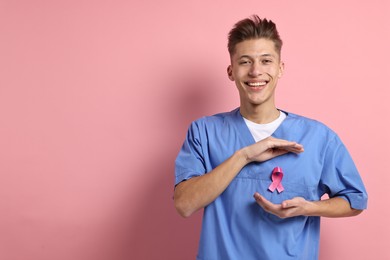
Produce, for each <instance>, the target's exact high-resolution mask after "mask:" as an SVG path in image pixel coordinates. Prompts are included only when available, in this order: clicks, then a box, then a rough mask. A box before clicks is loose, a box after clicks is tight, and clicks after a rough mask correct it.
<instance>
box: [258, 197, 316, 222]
mask: <svg viewBox="0 0 390 260" xmlns="http://www.w3.org/2000/svg"><path fill="white" fill-rule="evenodd" d="M253 197H254V198H255V200H256V202H257V204H259V205H260V206H261V207H262V208H263V209H264V210H265V211H267V212H268V213H271V214H274V215H276V216H278V217H279V218H290V217H296V216H301V215H305V214H306V213H307V212H308V208H309V207H310V206H313V205H312V202H310V201H307V200H305V199H304V198H302V197H295V198H293V199H290V200H285V201H283V202H282V204H273V203H272V202H270V201H269V200H267V199H265V198H264V197H263V196H261V195H260V194H259V193H258V192H256V193H255V194H254V195H253Z"/></svg>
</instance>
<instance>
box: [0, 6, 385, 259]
mask: <svg viewBox="0 0 390 260" xmlns="http://www.w3.org/2000/svg"><path fill="white" fill-rule="evenodd" d="M313 2H316V3H313ZM318 2H319V1H259V0H253V1H251V0H242V1H226V0H224V1H220V0H218V1H199V0H191V1H179V0H174V1H150V0H142V1H141V0H140V1H137V0H133V1H117V0H110V1H108V0H107V1H75V0H73V1H49V0H36V1H28V0H12V1H11V0H1V1H0V37H1V38H0V259H4V260H53V259H55V260H65V259H66V260H69V259H72V260H85V259H94V260H103V259H104V260H125V259H126V260H127V259H170V260H176V259H177V260H181V259H194V258H195V254H196V249H197V243H198V236H199V229H200V220H201V213H197V214H196V215H194V216H193V217H191V218H189V219H182V218H180V217H179V216H178V214H176V212H175V210H174V207H173V202H172V192H173V175H174V173H173V169H174V159H175V157H176V154H177V152H178V150H179V148H180V146H181V143H182V142H183V139H184V136H185V133H186V130H187V127H188V124H189V123H190V122H191V121H192V120H194V119H196V118H197V117H200V116H202V115H210V114H214V113H217V112H221V111H228V110H232V109H234V108H235V107H237V106H238V94H237V92H236V89H235V86H234V85H233V83H232V82H230V81H229V80H228V78H227V76H226V73H225V71H226V67H227V65H228V62H229V57H228V53H227V49H226V35H227V32H228V30H229V29H230V28H231V26H232V25H233V24H234V23H235V22H236V21H237V20H239V19H242V18H244V17H247V16H249V15H251V14H253V13H257V14H259V15H260V16H263V17H264V16H265V17H268V18H271V19H273V20H274V21H275V22H276V23H277V25H278V27H279V31H280V33H281V35H282V38H283V40H284V42H285V46H284V49H283V54H282V55H283V60H284V61H285V63H286V70H285V75H284V77H283V78H282V79H281V81H280V82H279V86H278V93H277V96H278V98H277V104H278V107H279V108H282V109H285V110H287V111H291V112H294V113H298V114H303V115H306V116H308V117H313V118H316V119H318V120H320V121H322V122H324V123H326V124H328V125H329V126H330V127H331V128H333V129H334V130H335V131H336V132H338V133H339V135H340V136H341V138H342V139H343V141H344V142H345V143H346V145H347V147H348V148H349V150H350V152H351V154H352V156H353V157H354V159H355V161H356V164H357V166H358V168H359V169H360V171H361V175H362V178H363V180H364V181H365V183H366V187H367V189H368V191H369V210H367V211H366V212H364V213H363V214H362V215H360V216H359V217H356V218H348V219H323V222H322V233H321V243H322V244H321V249H320V254H321V257H320V258H321V259H323V260H328V259H362V260H366V259H390V252H389V247H390V227H389V226H390V225H388V220H389V219H390V211H389V195H388V194H389V187H390V177H389V176H390V175H389V173H388V169H387V168H386V164H387V163H388V162H389V161H390V158H389V152H388V149H389V146H390V137H389V133H390V127H389V124H388V122H389V113H390V111H389V110H390V109H389V103H388V99H389V97H390V92H389V86H390V84H389V83H390V82H389V75H390V69H389V65H388V63H389V60H390V53H389V46H390V37H389V24H390V5H389V1H387V0H382V1H377V0H371V1H339V0H332V1H321V3H318Z"/></svg>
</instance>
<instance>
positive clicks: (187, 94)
mask: <svg viewBox="0 0 390 260" xmlns="http://www.w3.org/2000/svg"><path fill="white" fill-rule="evenodd" d="M201 70H202V71H204V68H203V69H201ZM198 71H199V70H198ZM202 75H204V77H203V78H202V80H200V79H199V78H183V79H176V80H177V82H174V83H173V84H174V88H175V90H174V92H175V94H174V95H173V98H172V99H171V100H167V102H166V104H165V105H166V107H165V108H162V109H163V111H161V113H164V114H169V115H170V116H169V117H167V118H166V124H167V126H165V128H164V129H165V130H164V131H163V133H160V134H162V135H164V136H162V138H163V139H164V140H165V141H164V142H165V144H164V145H163V146H164V147H165V148H166V149H160V150H158V151H157V152H158V153H159V154H155V157H154V158H159V159H158V160H156V161H154V162H153V164H149V165H147V166H146V167H145V168H146V169H147V170H146V172H145V173H143V174H148V175H151V176H155V178H153V182H152V183H150V185H148V186H146V187H145V189H144V192H143V194H139V198H140V200H142V201H143V202H145V203H140V205H141V206H140V207H139V208H136V209H133V210H135V212H136V213H134V211H133V215H134V214H135V215H136V220H135V221H134V222H133V223H131V226H130V230H129V231H128V232H129V236H130V239H129V240H128V239H125V240H123V241H125V242H126V243H128V250H129V252H126V253H125V254H123V255H127V256H129V255H130V256H131V257H130V258H127V259H148V260H149V259H150V260H153V259H156V260H157V259H170V260H182V259H195V257H196V253H197V247H198V242H199V235H200V228H201V216H202V211H199V212H197V213H195V214H194V215H193V216H191V217H190V218H187V219H184V218H182V217H180V216H179V214H178V213H177V212H176V210H175V208H174V202H173V189H174V161H175V158H176V156H177V153H178V151H179V149H180V147H181V145H182V143H183V141H184V137H185V134H186V131H187V128H188V126H189V124H190V122H191V121H193V120H195V119H196V118H198V117H200V116H203V115H207V114H209V113H210V111H212V108H211V106H212V104H213V103H212V100H213V99H214V98H215V97H214V95H213V94H212V93H213V92H212V91H210V90H209V89H210V88H212V87H213V86H210V82H211V81H210V80H208V79H207V74H202ZM176 80H175V81H176ZM189 82H190V84H188V83H189ZM211 84H212V83H211ZM171 88H172V87H171ZM121 259H122V258H121Z"/></svg>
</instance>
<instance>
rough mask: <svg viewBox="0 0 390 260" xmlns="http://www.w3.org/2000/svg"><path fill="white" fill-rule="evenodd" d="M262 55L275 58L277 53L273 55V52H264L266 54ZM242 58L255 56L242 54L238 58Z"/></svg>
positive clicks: (262, 55)
mask: <svg viewBox="0 0 390 260" xmlns="http://www.w3.org/2000/svg"><path fill="white" fill-rule="evenodd" d="M260 57H273V58H275V55H272V54H270V53H264V54H261V55H260ZM242 58H248V59H252V58H253V56H250V55H241V56H240V57H239V58H238V59H242Z"/></svg>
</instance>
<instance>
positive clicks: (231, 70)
mask: <svg viewBox="0 0 390 260" xmlns="http://www.w3.org/2000/svg"><path fill="white" fill-rule="evenodd" d="M281 47H282V41H281V39H280V37H279V34H278V32H277V30H276V26H275V24H274V23H273V22H272V21H270V20H267V19H260V18H259V17H258V16H253V17H251V18H248V19H244V20H242V21H239V22H238V23H237V24H236V25H235V26H234V28H233V29H232V30H231V31H230V33H229V42H228V50H229V53H230V60H231V64H230V65H229V66H228V68H227V74H228V77H229V79H230V80H232V81H234V82H235V85H236V87H237V89H238V93H239V96H240V107H239V108H236V109H234V110H233V111H231V112H226V113H221V114H217V115H214V116H208V117H203V118H201V119H198V120H196V121H195V122H193V123H192V124H191V126H190V128H189V130H188V133H187V137H186V140H185V141H184V144H183V146H182V148H181V150H180V152H179V154H178V156H177V159H176V167H175V175H176V178H175V192H174V201H175V207H176V209H177V211H178V212H179V214H180V215H182V216H183V217H189V216H190V215H191V214H193V213H194V212H196V211H197V210H200V209H204V215H203V225H202V232H201V238H200V244H199V250H198V255H197V259H202V260H209V259H223V260H227V259H245V260H251V259H265V260H266V259H270V260H283V259H305V260H306V259H309V260H312V259H318V248H319V231H320V217H348V216H355V215H358V214H359V213H361V211H362V210H364V209H365V208H366V207H367V193H366V190H365V188H364V185H363V182H362V180H361V178H360V176H359V173H358V171H357V169H356V167H355V165H354V163H353V161H352V158H351V156H350V155H349V153H348V151H347V149H346V147H345V146H344V144H343V143H342V142H341V140H340V138H339V137H338V136H337V134H336V133H334V132H333V131H332V130H331V129H329V128H328V127H326V126H325V125H323V124H322V123H319V122H318V121H315V120H312V119H308V118H305V117H302V116H299V115H296V114H293V113H290V112H286V111H282V110H280V109H278V108H277V107H276V105H275V88H276V86H277V83H278V79H279V78H280V77H281V76H282V75H283V70H284V64H283V62H282V61H281ZM290 140H294V141H290ZM324 194H328V195H329V199H326V200H321V197H322V196H323V195H324Z"/></svg>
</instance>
